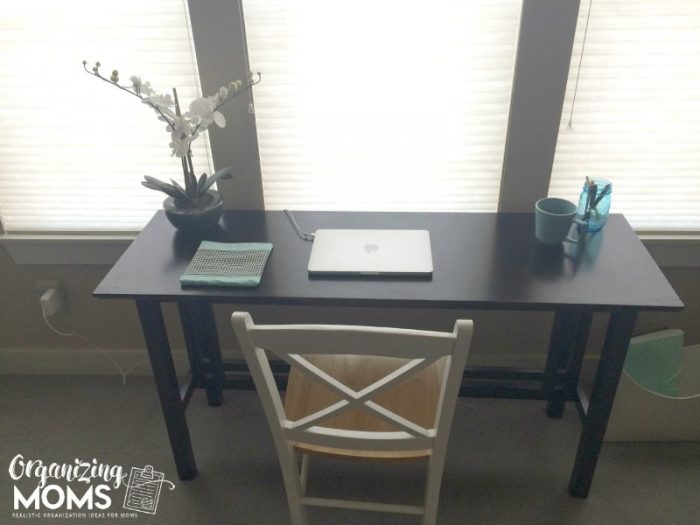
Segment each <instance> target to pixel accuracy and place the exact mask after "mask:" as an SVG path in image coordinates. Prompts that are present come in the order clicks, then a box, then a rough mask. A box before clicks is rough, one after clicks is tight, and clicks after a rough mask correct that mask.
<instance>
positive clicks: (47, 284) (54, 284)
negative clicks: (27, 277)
mask: <svg viewBox="0 0 700 525" xmlns="http://www.w3.org/2000/svg"><path fill="white" fill-rule="evenodd" d="M51 288H56V290H59V291H61V290H63V286H62V284H61V281H49V280H46V281H34V292H35V293H36V296H37V297H41V296H42V295H44V292H46V290H50V289H51Z"/></svg>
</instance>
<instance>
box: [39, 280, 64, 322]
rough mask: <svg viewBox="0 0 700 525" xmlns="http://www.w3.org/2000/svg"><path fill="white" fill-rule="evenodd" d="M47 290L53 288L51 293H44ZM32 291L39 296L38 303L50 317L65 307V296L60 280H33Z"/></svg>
mask: <svg viewBox="0 0 700 525" xmlns="http://www.w3.org/2000/svg"><path fill="white" fill-rule="evenodd" d="M49 290H55V291H54V292H53V293H52V294H48V295H47V294H46V292H48V291H49ZM34 291H35V292H36V293H37V296H38V297H39V305H40V307H41V308H42V309H43V310H44V312H45V313H46V316H47V317H51V316H52V315H55V314H56V313H58V312H60V311H61V310H65V309H66V298H65V294H64V292H63V284H62V283H61V281H48V280H47V281H35V282H34Z"/></svg>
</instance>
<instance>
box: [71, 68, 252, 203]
mask: <svg viewBox="0 0 700 525" xmlns="http://www.w3.org/2000/svg"><path fill="white" fill-rule="evenodd" d="M100 66H101V64H100V63H99V62H95V65H94V66H93V67H92V70H89V69H88V67H87V61H86V60H83V68H84V69H85V71H86V72H87V73H89V74H90V75H93V76H95V77H97V78H99V79H100V80H103V81H105V82H107V83H109V84H112V85H113V86H115V87H117V88H119V89H121V90H122V91H125V92H127V93H129V94H131V95H133V96H135V97H137V98H139V99H141V102H142V103H144V104H146V105H147V106H150V107H151V109H153V110H154V111H155V112H156V114H157V115H158V120H160V121H163V122H165V123H166V128H165V129H166V131H168V133H170V140H171V142H170V148H171V150H172V156H174V157H179V158H180V159H181V160H182V171H183V174H184V178H185V186H184V187H182V186H181V185H180V184H178V183H177V182H175V181H174V180H172V179H171V180H170V183H168V182H163V181H161V180H159V179H156V178H155V177H150V176H148V175H145V176H144V179H145V180H143V181H141V184H143V185H144V186H145V187H146V188H149V189H152V190H158V191H162V192H163V193H165V194H167V195H169V196H171V197H173V198H174V199H175V204H176V205H177V206H178V207H181V208H197V207H199V206H201V205H202V204H205V203H206V202H207V201H208V200H209V196H208V194H207V192H208V191H209V189H210V188H211V186H212V185H213V184H214V183H215V182H216V181H218V180H221V179H230V178H232V176H233V174H232V173H231V169H230V168H224V169H222V170H219V171H217V172H216V173H214V174H213V175H211V176H207V174H206V173H202V175H201V176H200V177H199V178H197V177H196V176H195V174H194V168H193V166H192V149H191V145H192V141H194V140H195V139H196V138H197V137H198V136H199V135H200V133H201V132H203V131H205V130H206V129H207V128H208V127H209V126H210V125H211V124H216V125H217V126H219V127H220V128H223V127H224V126H226V118H225V117H224V115H223V114H222V113H221V112H220V111H219V109H220V108H221V106H223V105H224V104H226V103H227V102H228V101H230V100H231V99H233V98H234V97H236V96H238V95H240V94H241V93H243V92H245V91H247V90H248V89H250V88H251V87H252V86H254V85H256V84H258V83H259V82H260V73H257V74H256V75H252V74H251V75H250V77H249V79H248V83H247V84H246V85H245V86H244V85H243V82H241V81H240V80H235V81H233V82H231V83H229V85H228V86H222V87H220V88H219V90H218V91H217V92H216V93H215V94H214V95H212V96H210V97H200V98H196V99H194V100H193V101H192V102H191V103H190V105H189V111H186V112H185V113H182V112H181V111H180V102H179V100H178V97H177V90H176V89H175V88H173V94H172V96H170V94H165V95H161V94H158V93H156V92H155V90H154V89H153V88H152V87H151V83H150V82H146V81H143V80H142V79H141V77H138V76H135V75H134V76H132V77H130V78H129V84H125V85H122V84H120V80H119V71H117V70H116V69H115V70H114V71H112V74H111V75H110V77H109V78H107V77H105V76H103V75H102V73H100Z"/></svg>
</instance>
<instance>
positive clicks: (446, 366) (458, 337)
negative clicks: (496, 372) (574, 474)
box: [231, 312, 473, 525]
mask: <svg viewBox="0 0 700 525" xmlns="http://www.w3.org/2000/svg"><path fill="white" fill-rule="evenodd" d="M231 321H232V324H233V328H234V330H235V332H236V337H237V338H238V342H239V344H240V346H241V349H242V350H243V354H244V356H245V359H246V361H247V363H248V367H249V368H250V372H251V375H252V377H253V380H254V382H255V386H256V388H257V391H258V394H259V396H260V399H261V401H262V405H263V408H264V411H265V415H266V417H267V420H268V423H269V425H270V429H271V431H272V435H273V439H274V442H275V447H276V448H277V453H278V455H279V460H280V465H281V468H282V475H283V479H284V485H285V489H286V492H287V500H288V504H289V510H290V514H291V519H292V524H293V525H306V523H307V519H306V509H305V507H306V506H309V505H313V506H322V507H339V508H345V509H361V510H372V511H379V512H392V513H402V514H414V515H422V516H423V524H424V525H428V524H434V523H435V519H436V516H437V507H438V501H439V497H440V484H441V481H442V472H443V467H444V463H445V453H446V449H447V441H448V437H449V432H450V427H451V424H452V416H453V413H454V407H455V402H456V399H457V395H458V393H459V387H460V383H461V378H462V373H463V371H464V366H465V363H466V360H467V353H468V351H469V345H470V342H471V336H472V331H473V325H472V322H471V321H465V320H459V321H457V322H456V323H455V327H454V331H453V332H451V333H450V332H429V331H419V330H405V329H397V328H376V327H362V326H343V325H255V324H254V323H253V320H252V319H251V317H250V315H249V314H248V313H246V312H236V313H234V314H233V316H232V318H231ZM267 352H269V353H271V354H274V355H276V356H277V357H278V358H280V359H283V360H284V361H286V362H287V363H289V364H290V365H291V367H292V368H291V371H290V376H289V381H288V385H287V394H286V398H285V404H284V405H283V403H282V400H281V398H280V394H279V391H278V389H277V385H276V384H275V381H274V379H273V376H272V371H271V369H270V364H269V360H268V354H267ZM297 452H301V454H302V462H301V467H300V466H299V464H298V462H297ZM309 454H326V455H333V456H343V457H351V458H358V459H360V458H362V459H408V458H420V457H425V458H427V471H428V472H427V480H426V487H425V495H424V501H423V505H422V506H415V505H398V504H389V503H376V502H368V501H349V500H339V499H330V498H318V497H308V496H306V495H305V491H306V480H307V475H308V470H309Z"/></svg>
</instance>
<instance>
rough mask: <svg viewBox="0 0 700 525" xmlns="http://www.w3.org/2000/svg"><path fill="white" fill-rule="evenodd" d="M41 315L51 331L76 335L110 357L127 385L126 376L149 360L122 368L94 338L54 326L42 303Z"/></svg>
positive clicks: (70, 335)
mask: <svg viewBox="0 0 700 525" xmlns="http://www.w3.org/2000/svg"><path fill="white" fill-rule="evenodd" d="M41 316H42V317H43V318H44V322H45V323H46V326H48V327H49V328H50V329H51V331H52V332H54V333H55V334H58V335H61V336H63V337H75V338H77V339H80V340H81V341H84V342H86V343H88V344H90V345H92V346H93V347H95V349H96V350H97V351H99V352H100V353H101V354H103V355H104V356H105V357H106V358H107V359H109V360H110V361H111V362H112V364H114V366H115V367H116V368H117V370H119V375H120V376H121V378H122V385H126V376H127V375H129V373H130V372H132V371H133V370H134V369H135V368H136V367H137V366H139V365H141V364H143V363H146V362H148V359H142V360H141V361H137V362H136V363H134V364H133V365H131V366H130V367H129V368H128V369H127V370H126V371H125V370H124V369H123V368H122V366H121V365H120V364H119V363H118V362H117V361H116V359H114V358H113V357H112V356H111V355H109V353H108V352H107V351H106V350H104V349H102V348H100V345H98V344H97V343H95V341H93V340H91V339H88V338H87V337H85V336H82V335H80V334H78V333H75V332H61V331H60V330H58V329H57V328H56V327H55V326H53V325H52V324H51V323H50V322H49V319H48V317H47V316H46V310H44V308H43V305H42V308H41Z"/></svg>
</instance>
